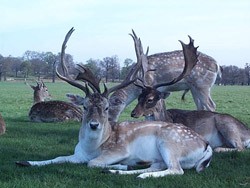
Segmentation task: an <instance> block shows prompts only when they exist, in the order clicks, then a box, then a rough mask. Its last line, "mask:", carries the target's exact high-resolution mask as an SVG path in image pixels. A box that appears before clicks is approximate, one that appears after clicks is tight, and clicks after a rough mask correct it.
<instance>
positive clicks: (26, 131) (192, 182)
mask: <svg viewBox="0 0 250 188" xmlns="http://www.w3.org/2000/svg"><path fill="white" fill-rule="evenodd" d="M46 85H47V86H48V88H49V91H50V93H51V94H52V96H53V98H54V99H59V100H67V99H66V97H65V94H66V93H70V92H72V93H78V94H82V92H81V91H79V90H78V89H76V88H73V87H71V86H69V85H68V84H66V83H62V82H57V83H55V84H52V83H47V84H46ZM181 95H182V92H176V93H173V94H172V95H171V96H170V97H169V99H168V101H167V107H168V108H182V109H195V105H194V103H193V100H192V97H191V94H190V93H189V94H188V95H187V96H186V101H185V102H182V101H181V100H180V98H181ZM212 97H213V99H214V101H215V102H216V105H217V111H218V112H222V113H229V114H231V115H233V116H235V117H237V118H238V119H240V120H241V121H242V122H244V123H246V124H247V125H248V126H250V87H249V86H214V87H213V89H212ZM0 100H1V103H0V113H1V114H2V116H3V117H4V119H5V122H6V126H7V131H6V133H5V134H4V135H2V136H0V187H1V188H2V187H25V188H26V187H32V188H33V187H60V188H61V187H175V188H176V187H203V188H205V187H213V188H216V187H220V188H221V187H230V188H231V187H250V150H247V151H244V152H229V153H214V155H213V160H212V162H211V164H210V166H209V167H208V168H207V169H206V170H205V171H204V172H202V173H200V174H198V173H196V171H195V170H194V169H191V170H185V174H184V175H182V176H168V177H163V178H157V179H155V178H149V179H145V180H140V179H137V178H136V175H115V174H105V173H102V170H101V169H99V168H93V169H90V168H87V167H86V165H84V164H81V165H79V164H77V165H76V164H60V165H49V166H44V167H19V166H16V165H15V161H19V160H45V159H51V158H54V157H57V156H61V155H70V154H73V152H74V147H75V145H76V143H77V142H78V130H79V127H80V123H78V122H64V123H32V122H29V120H28V116H27V114H28V111H29V108H30V107H31V105H32V102H33V95H32V90H31V89H30V88H29V86H27V85H25V84H24V83H22V82H0ZM135 104H136V101H135V102H133V103H132V104H131V105H129V106H128V107H127V108H126V110H125V111H124V112H123V113H122V115H121V117H120V121H126V120H133V119H132V118H131V117H130V112H131V110H132V109H133V107H134V105H135Z"/></svg>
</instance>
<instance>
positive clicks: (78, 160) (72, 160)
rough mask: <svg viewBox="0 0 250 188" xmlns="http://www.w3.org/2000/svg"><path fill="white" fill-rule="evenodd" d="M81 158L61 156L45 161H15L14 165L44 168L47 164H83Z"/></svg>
mask: <svg viewBox="0 0 250 188" xmlns="http://www.w3.org/2000/svg"><path fill="white" fill-rule="evenodd" d="M84 162H86V161H84V160H83V159H82V158H79V157H78V156H77V155H69V156H61V157H57V158H54V159H51V160H45V161H17V162H16V164H17V165H20V166H45V165H49V164H61V163H84Z"/></svg>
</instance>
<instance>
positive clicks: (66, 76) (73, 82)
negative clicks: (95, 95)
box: [56, 27, 89, 93]
mask: <svg viewBox="0 0 250 188" xmlns="http://www.w3.org/2000/svg"><path fill="white" fill-rule="evenodd" d="M74 30H75V29H74V27H72V28H71V29H70V30H69V32H68V33H67V34H66V36H65V39H64V41H63V44H62V50H61V66H62V71H63V75H61V74H60V73H59V72H58V66H57V67H56V74H57V76H58V77H59V78H60V79H62V80H64V81H66V82H68V83H69V84H70V85H72V86H74V87H77V88H79V89H81V90H82V91H83V92H85V93H88V92H89V91H88V89H87V88H86V87H85V86H83V85H81V84H80V83H78V82H77V81H76V80H75V79H73V78H71V77H70V75H69V72H68V69H67V66H66V65H65V49H66V47H67V46H66V44H67V42H68V40H69V38H70V36H71V34H72V33H73V32H74ZM79 74H81V73H79Z"/></svg>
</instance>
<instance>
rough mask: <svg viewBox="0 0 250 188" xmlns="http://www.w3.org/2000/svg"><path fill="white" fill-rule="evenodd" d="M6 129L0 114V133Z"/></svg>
mask: <svg viewBox="0 0 250 188" xmlns="http://www.w3.org/2000/svg"><path fill="white" fill-rule="evenodd" d="M5 131H6V125H5V122H4V119H3V117H2V115H1V114H0V135H2V134H4V133H5Z"/></svg>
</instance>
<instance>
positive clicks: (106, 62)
mask: <svg viewBox="0 0 250 188" xmlns="http://www.w3.org/2000/svg"><path fill="white" fill-rule="evenodd" d="M100 64H101V66H102V68H103V72H104V75H105V80H106V82H108V79H111V80H112V82H114V80H115V79H118V78H119V76H120V65H119V60H118V57H117V56H116V55H114V56H112V57H105V58H103V61H101V62H100Z"/></svg>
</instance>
